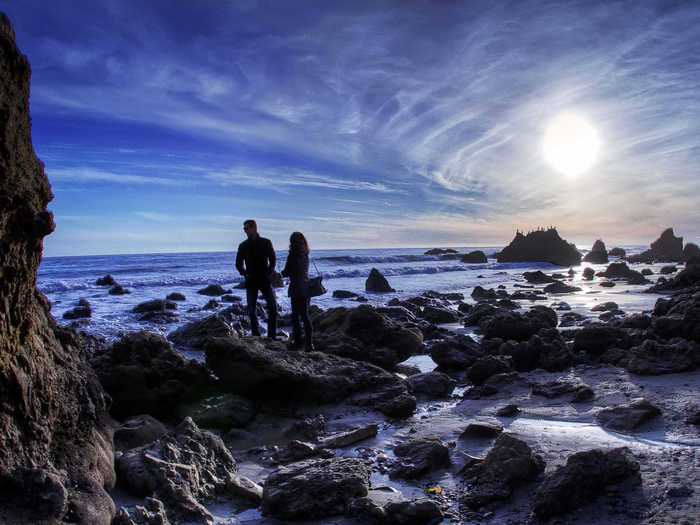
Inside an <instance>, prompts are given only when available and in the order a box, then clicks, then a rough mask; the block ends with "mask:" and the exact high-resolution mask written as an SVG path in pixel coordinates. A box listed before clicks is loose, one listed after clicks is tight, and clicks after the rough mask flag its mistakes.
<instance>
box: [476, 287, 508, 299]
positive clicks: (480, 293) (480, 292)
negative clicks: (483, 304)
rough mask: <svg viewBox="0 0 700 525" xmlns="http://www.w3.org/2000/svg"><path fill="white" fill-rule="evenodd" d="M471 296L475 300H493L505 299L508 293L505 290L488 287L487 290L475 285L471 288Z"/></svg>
mask: <svg viewBox="0 0 700 525" xmlns="http://www.w3.org/2000/svg"><path fill="white" fill-rule="evenodd" d="M471 296H472V298H473V299H475V300H477V301H495V300H496V299H505V298H507V297H508V294H507V293H506V291H505V290H498V291H496V290H494V289H493V288H489V289H488V290H487V289H486V288H484V287H482V286H475V287H474V289H473V290H472V293H471Z"/></svg>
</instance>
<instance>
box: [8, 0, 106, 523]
mask: <svg viewBox="0 0 700 525" xmlns="http://www.w3.org/2000/svg"><path fill="white" fill-rule="evenodd" d="M30 76H31V70H30V67H29V63H28V61H27V59H26V57H25V56H24V55H22V54H21V53H20V51H19V50H18V49H17V47H16V44H15V34H14V31H13V29H12V26H11V24H10V21H9V19H8V18H7V17H6V16H5V15H4V14H2V13H0V115H2V118H1V119H0V121H1V122H2V124H1V125H2V147H0V297H2V300H1V301H0V399H1V400H2V401H1V402H0V443H1V445H0V483H1V484H2V487H3V490H2V491H1V492H0V508H1V509H2V518H1V519H4V520H6V521H5V522H6V523H58V522H64V521H71V522H80V523H91V524H97V525H102V524H104V525H108V524H109V523H110V522H111V520H112V517H113V516H114V513H115V508H114V504H113V502H112V500H111V498H110V497H109V495H108V494H107V492H106V490H105V488H111V486H112V485H113V484H114V481H115V474H114V467H113V459H112V458H113V451H112V441H111V438H110V436H109V430H108V426H109V425H108V423H107V403H108V400H107V396H105V395H104V391H103V389H102V387H101V386H100V384H99V382H98V380H97V377H96V376H95V373H94V372H93V371H92V369H91V368H90V366H89V365H88V364H87V361H86V355H85V352H84V351H83V349H82V348H81V347H80V346H79V345H76V344H75V342H76V341H77V339H76V338H75V337H73V336H72V335H71V334H70V333H69V332H67V331H65V330H63V329H61V328H59V327H57V326H56V324H55V322H54V320H53V318H52V317H51V314H50V312H49V308H50V307H49V303H48V301H47V300H46V298H45V297H44V296H43V295H42V294H40V293H39V292H38V291H37V289H36V286H35V285H36V275H37V268H38V266H39V262H40V260H41V255H42V249H43V238H44V237H45V236H46V235H48V234H50V233H51V232H52V231H53V230H54V226H55V225H54V221H53V216H52V215H51V213H50V212H49V211H48V210H47V205H48V203H49V202H50V201H51V199H52V198H53V195H52V193H51V188H50V185H49V181H48V179H47V178H46V175H45V174H44V169H43V165H42V163H41V162H40V161H39V159H37V157H36V155H35V153H34V149H33V147H32V137H31V123H30V117H29V84H30Z"/></svg>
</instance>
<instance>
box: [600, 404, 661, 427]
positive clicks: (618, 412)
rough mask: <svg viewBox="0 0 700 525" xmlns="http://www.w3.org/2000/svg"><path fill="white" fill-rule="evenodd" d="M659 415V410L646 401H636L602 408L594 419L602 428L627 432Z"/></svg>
mask: <svg viewBox="0 0 700 525" xmlns="http://www.w3.org/2000/svg"><path fill="white" fill-rule="evenodd" d="M660 414H661V410H659V409H658V408H657V407H655V406H654V405H652V404H651V403H650V402H649V401H647V400H646V399H636V400H634V401H632V402H631V403H628V404H626V405H619V406H616V407H609V408H604V409H603V410H601V411H600V412H598V414H597V415H596V419H597V420H598V422H599V423H600V424H601V426H603V427H604V428H607V429H610V430H617V431H619V432H629V431H632V430H635V429H636V428H637V427H639V426H641V425H642V424H643V423H645V422H647V421H649V420H651V419H654V418H655V417H656V416H658V415H660Z"/></svg>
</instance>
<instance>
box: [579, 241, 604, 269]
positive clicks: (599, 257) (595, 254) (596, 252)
mask: <svg viewBox="0 0 700 525" xmlns="http://www.w3.org/2000/svg"><path fill="white" fill-rule="evenodd" d="M583 260H584V261H585V262H589V263H592V264H607V263H608V251H607V250H606V248H605V243H604V242H603V241H601V240H600V239H598V240H597V241H596V242H594V243H593V247H592V248H591V251H590V252H588V253H587V254H586V255H585V257H584V258H583Z"/></svg>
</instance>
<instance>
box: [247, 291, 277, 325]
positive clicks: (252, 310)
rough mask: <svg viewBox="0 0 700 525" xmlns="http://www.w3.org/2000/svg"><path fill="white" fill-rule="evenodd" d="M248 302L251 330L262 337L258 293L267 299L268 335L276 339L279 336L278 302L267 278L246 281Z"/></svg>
mask: <svg viewBox="0 0 700 525" xmlns="http://www.w3.org/2000/svg"><path fill="white" fill-rule="evenodd" d="M245 289H246V300H247V303H248V315H249V316H250V329H251V331H252V333H253V335H260V326H259V325H258V314H257V312H256V310H257V306H258V293H259V292H261V293H262V295H263V297H264V298H265V305H266V306H267V335H268V337H274V336H276V335H277V300H276V299H275V291H274V290H273V289H272V284H270V281H269V280H268V279H266V278H264V277H263V278H255V277H247V278H246V280H245Z"/></svg>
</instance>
